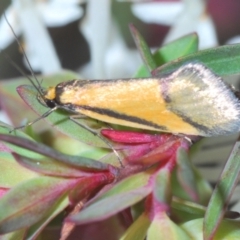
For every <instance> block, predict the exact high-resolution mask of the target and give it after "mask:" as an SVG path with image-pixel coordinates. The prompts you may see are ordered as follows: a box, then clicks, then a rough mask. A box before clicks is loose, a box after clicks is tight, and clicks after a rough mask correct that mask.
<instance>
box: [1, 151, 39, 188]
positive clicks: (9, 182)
mask: <svg viewBox="0 0 240 240" xmlns="http://www.w3.org/2000/svg"><path fill="white" fill-rule="evenodd" d="M0 166H1V174H0V186H1V187H3V188H12V187H13V186H15V185H16V184H18V183H20V182H22V181H24V180H28V179H32V178H35V177H37V176H38V174H37V173H35V172H33V171H30V170H28V169H27V168H25V167H23V166H21V165H19V164H18V163H17V162H16V161H15V159H14V157H13V156H12V154H10V153H3V152H1V153H0Z"/></svg>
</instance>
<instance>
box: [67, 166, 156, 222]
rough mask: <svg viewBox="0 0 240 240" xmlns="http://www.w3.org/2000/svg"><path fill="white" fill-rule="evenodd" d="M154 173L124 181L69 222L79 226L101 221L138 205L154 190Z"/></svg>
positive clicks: (146, 173)
mask: <svg viewBox="0 0 240 240" xmlns="http://www.w3.org/2000/svg"><path fill="white" fill-rule="evenodd" d="M152 171H153V170H150V171H147V172H142V173H139V174H135V175H133V176H130V177H128V178H126V179H124V180H123V181H121V182H119V183H118V184H117V185H116V186H114V187H113V188H112V189H110V190H109V191H107V192H105V193H104V194H102V195H100V196H99V197H97V198H96V199H94V200H93V201H92V202H91V203H90V205H89V206H87V207H86V208H85V209H83V210H82V211H81V212H80V213H78V214H76V215H74V216H72V217H70V218H69V219H68V220H69V221H71V222H75V223H77V224H83V223H88V222H93V221H100V220H102V219H106V218H108V217H110V216H112V215H114V214H115V213H117V212H120V211H121V210H123V209H125V208H127V207H129V206H131V205H132V204H134V203H137V202H138V201H140V200H141V199H143V198H144V197H146V196H147V195H148V194H149V193H150V192H151V190H152V185H151V184H150V183H149V181H150V177H151V172H152Z"/></svg>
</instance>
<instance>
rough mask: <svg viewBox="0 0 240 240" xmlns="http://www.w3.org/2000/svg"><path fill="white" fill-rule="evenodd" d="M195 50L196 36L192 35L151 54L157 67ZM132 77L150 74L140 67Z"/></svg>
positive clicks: (143, 67) (196, 47)
mask: <svg viewBox="0 0 240 240" xmlns="http://www.w3.org/2000/svg"><path fill="white" fill-rule="evenodd" d="M197 50H198V36H197V34H195V33H192V34H189V35H186V36H184V37H181V38H179V39H177V40H175V41H173V42H170V43H168V44H166V45H164V46H162V47H161V48H159V49H158V50H157V51H156V52H155V53H153V59H154V61H155V63H156V65H157V66H161V65H163V64H164V63H167V62H170V61H173V60H175V59H177V58H180V57H183V56H186V55H188V54H192V53H195V52H196V51H197ZM134 76H135V77H149V76H151V74H149V72H148V71H147V69H146V67H145V66H141V67H140V68H139V69H138V71H137V73H136V74H135V75H134Z"/></svg>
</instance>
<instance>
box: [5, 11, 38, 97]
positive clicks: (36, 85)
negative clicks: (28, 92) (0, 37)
mask: <svg viewBox="0 0 240 240" xmlns="http://www.w3.org/2000/svg"><path fill="white" fill-rule="evenodd" d="M3 16H4V18H5V20H6V22H7V24H8V26H9V27H10V29H11V31H12V33H13V35H14V37H15V39H16V41H17V44H18V46H19V47H20V49H21V51H22V53H23V56H24V57H25V59H26V61H27V64H28V66H29V69H30V72H31V75H32V77H33V78H34V79H35V81H36V83H37V84H36V83H35V82H34V81H33V80H32V79H31V78H30V77H27V79H28V80H29V81H30V82H31V83H32V85H33V86H34V87H35V88H36V90H37V91H38V92H39V94H40V96H41V97H43V93H42V91H41V90H42V87H41V84H40V83H39V81H38V79H37V78H36V76H35V74H34V72H33V69H32V66H31V64H30V62H29V60H28V57H27V54H26V53H25V50H24V48H23V47H22V45H21V43H20V41H19V39H18V37H17V35H16V33H15V32H14V30H13V28H12V26H11V24H10V23H9V21H8V19H7V17H6V14H5V12H4V13H3ZM8 58H9V57H8ZM10 63H11V64H12V65H13V66H14V67H15V68H16V69H17V70H18V71H19V72H20V73H23V71H22V70H21V69H20V68H19V67H18V66H17V65H16V64H15V63H14V62H13V61H12V60H10ZM23 75H24V76H26V74H25V73H23Z"/></svg>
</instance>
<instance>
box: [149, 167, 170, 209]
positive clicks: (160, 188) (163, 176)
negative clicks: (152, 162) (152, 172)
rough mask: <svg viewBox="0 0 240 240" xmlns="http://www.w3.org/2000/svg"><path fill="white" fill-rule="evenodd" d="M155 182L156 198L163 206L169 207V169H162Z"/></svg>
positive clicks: (154, 191) (154, 192)
mask: <svg viewBox="0 0 240 240" xmlns="http://www.w3.org/2000/svg"><path fill="white" fill-rule="evenodd" d="M154 180H155V182H154V189H153V194H154V198H155V199H157V201H158V202H160V203H161V204H164V205H169V204H170V200H171V184H170V183H171V173H170V171H169V169H166V168H163V169H160V170H159V171H158V173H157V174H156V176H155V179H154Z"/></svg>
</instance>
